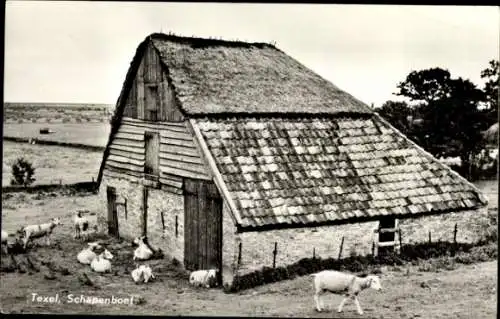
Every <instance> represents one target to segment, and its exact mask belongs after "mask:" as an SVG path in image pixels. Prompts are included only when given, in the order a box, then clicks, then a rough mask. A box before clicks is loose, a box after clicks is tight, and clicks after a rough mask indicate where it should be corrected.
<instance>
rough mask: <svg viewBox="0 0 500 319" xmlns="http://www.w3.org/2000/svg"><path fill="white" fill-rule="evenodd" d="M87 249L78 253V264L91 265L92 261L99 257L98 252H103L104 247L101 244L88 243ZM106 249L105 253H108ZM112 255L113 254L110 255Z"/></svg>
mask: <svg viewBox="0 0 500 319" xmlns="http://www.w3.org/2000/svg"><path fill="white" fill-rule="evenodd" d="M88 246H89V247H87V248H85V249H83V250H82V251H80V252H79V253H78V255H77V256H76V259H78V262H80V263H81V264H84V265H90V263H91V262H92V260H94V259H95V258H96V257H97V252H98V251H99V250H102V248H103V247H102V246H101V245H100V244H99V243H88ZM106 251H107V250H106V249H105V250H104V252H105V253H106ZM109 254H111V253H109Z"/></svg>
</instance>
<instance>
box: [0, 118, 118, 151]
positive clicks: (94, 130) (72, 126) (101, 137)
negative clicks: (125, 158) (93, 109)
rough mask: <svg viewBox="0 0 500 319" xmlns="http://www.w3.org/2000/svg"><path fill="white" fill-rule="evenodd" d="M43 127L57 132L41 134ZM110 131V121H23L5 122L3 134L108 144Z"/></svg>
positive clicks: (88, 143) (98, 144)
mask: <svg viewBox="0 0 500 319" xmlns="http://www.w3.org/2000/svg"><path fill="white" fill-rule="evenodd" d="M41 128H50V129H51V130H53V131H54V132H55V133H53V134H46V135H45V134H40V132H39V131H40V129H41ZM109 131H110V125H109V124H108V123H85V124H77V123H59V124H55V123H50V124H46V123H22V124H4V125H3V134H4V136H9V137H26V138H36V139H40V140H49V141H59V142H67V143H80V144H86V145H95V146H106V143H107V141H108V137H109Z"/></svg>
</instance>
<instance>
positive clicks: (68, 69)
mask: <svg viewBox="0 0 500 319" xmlns="http://www.w3.org/2000/svg"><path fill="white" fill-rule="evenodd" d="M5 14H6V18H5V64H4V65H5V73H4V101H6V102H73V103H106V104H114V103H115V102H116V100H117V98H118V95H119V94H120V90H121V87H122V84H123V81H124V79H125V74H126V72H127V69H128V67H129V65H130V61H131V60H132V58H133V55H134V53H135V50H136V48H137V46H138V45H139V43H140V42H142V41H143V40H144V38H146V36H147V35H149V34H151V33H154V32H165V33H168V32H173V33H175V34H176V35H183V36H193V35H194V36H197V37H217V38H223V39H227V40H235V39H238V40H243V41H251V42H276V46H277V47H278V48H279V49H281V50H282V51H284V52H285V53H287V54H288V55H290V56H292V57H293V58H295V59H296V60H298V61H299V62H301V63H302V64H304V65H305V66H306V67H308V68H310V69H312V70H313V71H315V72H316V73H318V74H319V75H321V76H322V77H324V78H325V79H327V80H329V81H330V82H332V83H333V84H335V85H336V86H338V87H339V88H341V89H343V90H344V91H347V92H349V93H350V94H352V95H353V96H355V97H356V98H358V99H360V100H361V101H363V102H365V103H367V104H372V103H373V104H374V105H375V106H376V107H377V106H380V105H382V104H383V103H384V102H385V101H387V100H400V99H401V98H399V97H397V96H395V95H394V94H393V93H395V92H396V91H397V84H398V83H399V82H401V81H403V80H404V79H405V78H406V75H408V74H409V73H410V72H411V71H413V70H422V69H426V68H431V67H441V68H444V69H448V70H449V71H450V72H451V75H452V77H458V76H460V77H463V78H467V79H470V80H471V81H472V82H474V83H476V84H477V85H478V86H479V87H482V85H483V83H484V82H483V81H482V79H481V78H480V72H481V70H483V69H484V68H486V67H487V66H488V61H490V60H492V59H499V50H500V43H499V41H500V18H499V17H500V9H499V8H498V7H488V6H401V5H334V4H297V3H295V4H237V3H169V2H150V3H148V2H84V1H78V2H63V1H54V2H51V1H7V2H6V13H5Z"/></svg>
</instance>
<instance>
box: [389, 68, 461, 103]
mask: <svg viewBox="0 0 500 319" xmlns="http://www.w3.org/2000/svg"><path fill="white" fill-rule="evenodd" d="M450 80H451V75H450V72H449V71H448V70H444V69H441V68H431V69H425V70H421V71H412V72H410V74H408V76H407V77H406V79H405V80H404V81H403V82H400V83H399V84H398V86H397V88H398V89H399V92H397V93H395V94H396V95H399V96H405V97H407V98H409V99H410V100H412V101H418V102H424V103H430V102H432V101H436V100H439V99H442V98H446V97H449V96H450V94H451V92H450V87H449V84H450Z"/></svg>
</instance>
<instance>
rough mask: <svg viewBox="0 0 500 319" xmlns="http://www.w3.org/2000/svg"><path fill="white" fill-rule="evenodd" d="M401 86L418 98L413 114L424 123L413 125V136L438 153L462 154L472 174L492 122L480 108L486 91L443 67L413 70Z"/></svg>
mask: <svg viewBox="0 0 500 319" xmlns="http://www.w3.org/2000/svg"><path fill="white" fill-rule="evenodd" d="M398 88H399V92H398V93H396V95H400V96H405V97H407V98H409V99H410V100H411V101H414V102H418V104H417V105H416V106H415V107H414V108H413V112H414V114H413V115H414V117H415V118H419V119H420V120H421V121H422V123H421V125H417V126H413V127H412V129H411V133H412V134H413V136H414V138H413V140H414V141H415V142H416V143H417V144H419V145H421V146H422V147H423V148H424V149H426V150H427V151H429V152H430V153H431V154H433V155H434V156H436V157H441V156H444V157H448V156H452V157H454V156H460V158H461V159H462V167H465V168H467V171H468V172H469V176H468V177H470V171H471V170H470V168H471V163H472V158H473V157H474V155H475V154H477V153H478V152H479V151H480V150H481V148H482V135H481V131H482V130H485V129H487V125H488V123H487V121H485V113H484V112H482V111H481V110H479V108H478V106H479V104H480V102H483V101H485V99H486V97H485V93H484V92H483V91H482V90H480V89H479V88H477V87H476V85H475V84H474V83H472V82H471V81H469V80H467V79H462V78H451V76H450V73H449V72H448V71H447V70H443V69H440V68H433V69H427V70H422V71H412V72H411V73H410V74H409V75H408V76H407V77H406V80H405V81H403V82H401V83H399V85H398Z"/></svg>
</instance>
